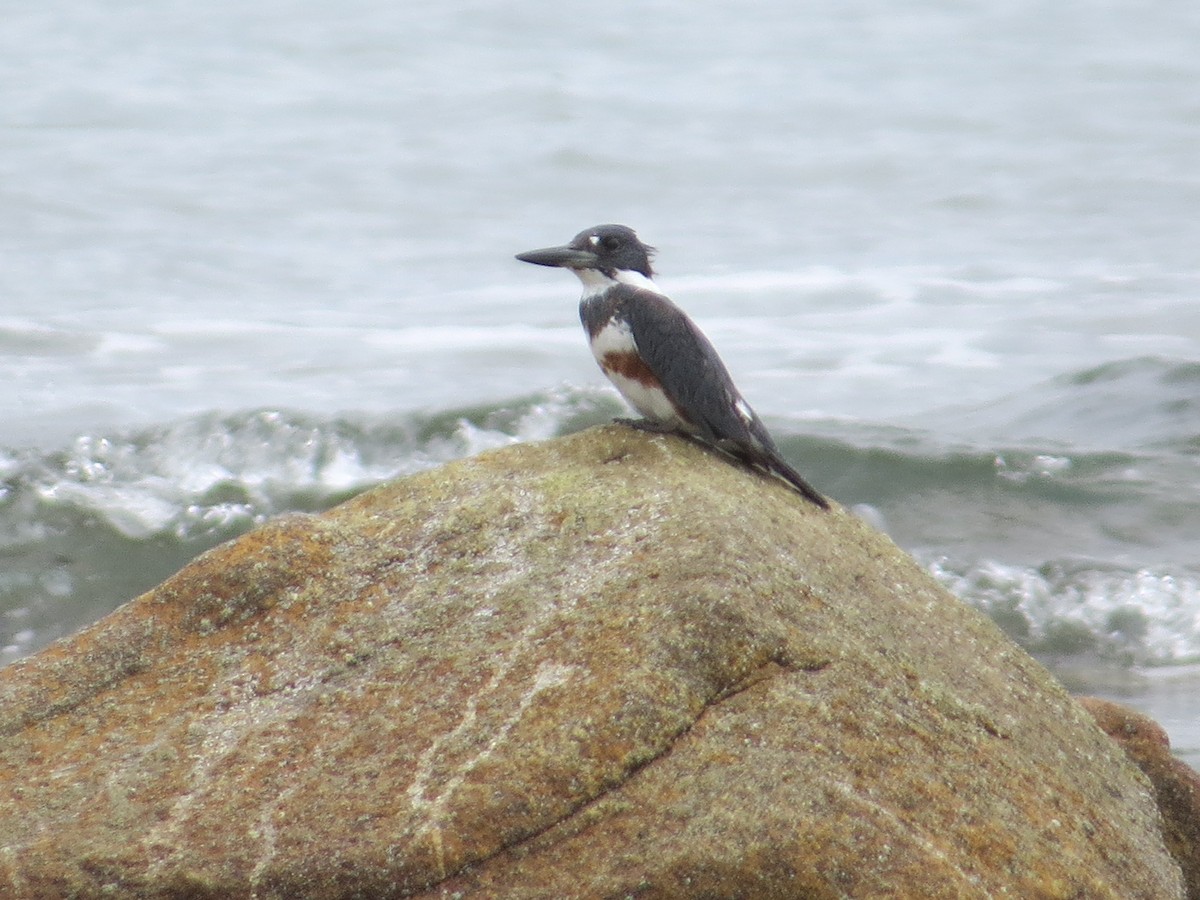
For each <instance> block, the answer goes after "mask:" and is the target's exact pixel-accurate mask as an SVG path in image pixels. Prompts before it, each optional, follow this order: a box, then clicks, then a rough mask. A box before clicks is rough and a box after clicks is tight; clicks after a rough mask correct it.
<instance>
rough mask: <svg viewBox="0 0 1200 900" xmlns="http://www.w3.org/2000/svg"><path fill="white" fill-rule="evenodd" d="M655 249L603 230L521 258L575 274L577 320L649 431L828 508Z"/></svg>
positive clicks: (611, 228) (623, 229)
mask: <svg viewBox="0 0 1200 900" xmlns="http://www.w3.org/2000/svg"><path fill="white" fill-rule="evenodd" d="M655 252H656V251H655V249H654V248H653V247H650V246H648V245H647V244H644V243H642V241H641V240H640V239H639V238H638V236H637V232H635V231H634V230H633V229H632V228H629V227H627V226H625V225H597V226H595V227H594V228H588V229H586V230H584V231H581V232H579V234H577V235H576V236H575V237H574V238H573V239H572V240H571V242H570V243H569V244H564V245H562V246H558V247H544V248H542V249H539V250H529V251H526V252H525V253H518V254H517V256H516V258H517V259H519V260H520V261H521V262H527V263H533V264H534V265H538V266H552V267H556V268H561V269H569V270H571V271H572V272H574V273H575V274H576V275H577V276H578V277H579V280H580V281H581V282H582V283H583V296H582V297H581V299H580V301H579V318H580V320H581V321H582V322H583V327H584V330H586V331H587V335H588V340H589V342H590V344H591V350H592V355H593V356H595V358H596V362H598V363H599V364H600V368H601V370H602V371H603V372H604V374H605V375H606V376H608V379H609V381H611V382H612V383H613V385H614V386H615V387H616V388H617V390H618V391H620V393H621V395H622V396H623V397H624V398H625V400H626V401H628V403H629V405H630V406H632V407H633V408H634V409H635V410H637V412H638V413H640V414H641V415H642V416H643V417H644V418H643V419H640V420H628V419H618V420H617V421H618V422H622V423H624V424H628V425H632V426H634V427H636V428H640V429H643V430H646V431H654V432H664V433H678V434H683V435H686V436H688V437H692V438H699V439H700V440H702V441H704V442H705V443H707V444H710V445H712V446H714V447H716V448H718V449H719V450H722V451H724V452H725V453H728V454H730V455H731V456H733V457H735V458H737V459H739V460H741V461H742V462H743V463H746V464H748V465H750V466H752V467H755V468H757V469H760V470H762V471H765V472H768V473H770V474H772V475H775V476H778V477H779V478H781V479H783V480H784V481H785V482H787V483H788V484H789V485H791V487H792V488H793V489H795V490H796V491H797V492H798V493H799V494H801V495H802V496H803V497H804V498H805V499H807V500H809V501H811V502H812V503H814V504H816V505H817V506H818V507H820V508H821V509H829V501H828V500H826V499H825V497H824V496H822V495H821V494H820V493H819V492H818V491H817V490H816V489H815V488H813V487H812V486H811V485H810V484H809V483H808V482H807V481H805V480H804V478H803V477H802V476H801V475H800V473H799V472H797V471H796V470H795V469H794V468H792V467H791V466H790V465H788V463H787V462H786V461H785V460H784V459H783V457H782V456H781V455H780V453H779V448H778V447H776V446H775V441H774V440H772V438H771V435H770V434H769V433H768V432H767V428H766V426H765V425H763V423H762V420H761V419H760V418H759V417H758V415H757V413H755V412H754V410H753V409H752V408H751V406H750V404H749V403H747V402H746V400H745V399H744V398H743V397H742V395H741V392H740V391H738V389H737V387H736V386H735V385H734V383H733V379H732V378H731V377H730V375H729V370H728V369H727V368H726V367H725V363H724V362H722V361H721V357H720V356H719V355H718V354H717V351H716V349H715V348H714V347H713V345H712V342H710V341H709V339H708V338H707V337H705V335H704V333H703V332H702V331H701V330H700V328H699V327H698V326H697V325H696V323H695V322H693V321H692V320H691V318H690V317H689V316H688V315H687V313H685V312H684V311H683V310H682V309H680V308H679V307H678V306H677V305H676V304H675V303H674V302H673V301H672V300H671V299H670V298H669V297H667V295H666V294H664V293H663V292H662V290H661V289H660V288H659V287H658V285H657V284H655V282H654V270H653V269H652V268H651V265H650V260H651V258H652V257H653V255H654V254H655Z"/></svg>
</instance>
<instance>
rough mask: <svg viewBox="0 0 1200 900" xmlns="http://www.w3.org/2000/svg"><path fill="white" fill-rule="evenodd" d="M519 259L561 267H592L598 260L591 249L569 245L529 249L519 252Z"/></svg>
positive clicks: (538, 264) (540, 264)
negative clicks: (580, 248)
mask: <svg viewBox="0 0 1200 900" xmlns="http://www.w3.org/2000/svg"><path fill="white" fill-rule="evenodd" d="M517 259H519V260H520V261H521V262H527V263H533V264H534V265H535V266H557V267H558V268H560V269H592V268H595V266H596V262H597V260H596V254H595V253H592V252H591V251H590V250H576V249H575V248H574V247H567V246H563V247H544V248H542V249H541V250H529V251H527V252H525V253H518V254H517Z"/></svg>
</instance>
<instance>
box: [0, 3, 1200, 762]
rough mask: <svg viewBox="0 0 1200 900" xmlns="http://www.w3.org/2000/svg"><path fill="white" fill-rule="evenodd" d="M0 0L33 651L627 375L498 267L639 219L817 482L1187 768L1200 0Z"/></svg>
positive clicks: (5, 587) (8, 461)
mask: <svg viewBox="0 0 1200 900" xmlns="http://www.w3.org/2000/svg"><path fill="white" fill-rule="evenodd" d="M8 7H9V8H6V9H5V10H4V12H3V22H4V27H3V28H2V29H0V384H3V385H4V386H5V390H4V391H2V392H0V555H2V558H3V560H4V564H3V566H2V567H0V660H8V659H13V658H16V657H18V656H20V655H22V654H24V653H28V652H30V651H31V650H34V649H36V648H37V647H40V646H42V645H44V644H45V643H46V642H47V641H49V640H52V639H53V638H55V637H57V636H61V635H63V634H66V633H69V632H70V631H72V630H74V629H75V628H77V627H79V626H81V625H82V624H85V623H86V622H88V621H91V620H93V619H95V618H97V617H99V616H101V615H103V614H104V613H105V612H107V611H108V610H110V609H112V608H114V607H115V606H116V605H118V604H119V603H121V602H123V601H124V600H126V599H128V598H129V597H131V596H133V595H135V594H136V593H138V592H139V591H141V590H144V589H145V588H147V587H150V586H152V585H153V584H154V583H156V582H157V581H158V580H160V579H161V578H162V577H165V576H166V575H168V574H170V572H171V571H173V570H174V569H175V568H178V566H180V565H182V564H183V563H185V562H186V561H187V560H188V559H189V558H190V557H191V556H193V555H194V554H195V553H197V552H200V551H201V550H203V549H205V548H206V547H208V546H211V545H212V544H214V543H216V542H219V541H221V540H224V539H226V538H228V537H231V536H233V535H236V534H238V533H241V532H243V531H245V530H246V529H247V528H250V527H252V526H253V525H254V524H256V523H258V522H261V521H263V520H264V519H265V518H266V517H269V516H271V515H274V514H277V513H279V512H281V511H284V510H288V509H320V508H324V507H326V506H328V505H330V504H331V503H334V502H337V501H338V500H340V499H343V498H344V497H347V496H350V495H351V494H353V493H354V492H356V491H358V490H361V489H362V488H364V487H366V486H369V485H371V484H374V483H378V482H379V481H381V480H384V479H387V478H389V477H392V476H394V475H396V474H401V473H404V472H410V471H415V470H417V469H420V468H423V467H426V466H429V465H434V464H436V463H438V462H440V461H444V460H447V459H451V458H454V457H456V456H461V455H463V454H467V453H472V452H476V451H478V450H479V449H483V448H485V447H489V446H498V445H501V444H504V443H508V442H511V441H514V440H528V439H537V438H542V437H549V436H552V435H555V434H561V433H565V432H568V431H571V430H574V429H577V428H579V427H584V426H586V425H588V424H592V423H595V422H600V421H604V420H605V419H606V418H608V417H610V416H612V415H614V414H619V413H620V411H621V406H620V403H619V401H618V400H617V398H616V397H615V395H614V394H613V393H612V392H611V390H609V389H608V388H607V387H606V386H605V385H604V383H603V381H602V378H601V376H600V375H599V373H598V372H597V371H596V369H595V366H594V364H593V363H592V361H591V358H590V354H589V353H588V352H587V350H586V347H585V345H584V341H583V338H582V335H581V333H580V330H579V326H578V321H577V318H576V312H575V300H576V295H577V286H576V285H575V283H574V281H573V279H570V278H569V277H568V276H565V275H563V274H562V273H558V272H551V271H543V270H537V269H533V268H531V267H528V266H521V265H520V264H518V263H516V262H514V261H513V260H512V254H513V253H516V252H518V251H521V250H525V249H528V248H530V247H534V246H544V245H546V244H550V243H559V242H562V241H564V240H566V239H567V238H569V237H570V236H571V235H572V234H574V233H575V232H576V231H578V230H579V229H581V228H584V227H586V226H589V225H592V224H596V223H598V222H606V221H616V222H624V223H626V224H630V225H633V226H634V227H636V228H638V230H639V232H640V233H641V234H642V236H643V237H644V238H645V239H646V240H648V241H649V242H650V243H653V244H656V245H657V246H658V247H660V250H661V252H660V255H659V258H658V268H659V269H660V271H661V276H660V279H659V280H660V284H661V285H662V286H663V287H664V288H665V289H666V290H667V292H668V293H670V294H671V295H672V296H673V297H675V299H676V300H678V301H679V302H680V303H681V304H682V305H684V306H685V307H686V308H687V309H688V310H689V311H690V312H691V313H692V315H693V316H694V317H695V318H696V319H697V320H698V321H699V322H700V323H701V324H702V326H703V327H704V329H705V330H706V331H707V332H708V334H709V336H710V337H711V338H712V339H713V341H714V343H716V345H717V346H718V347H719V348H720V350H721V352H722V354H723V356H724V357H725V359H726V362H727V363H728V364H729V366H730V368H731V370H732V371H733V373H734V375H735V377H736V379H737V381H738V383H739V385H740V386H741V388H742V390H743V392H744V393H745V394H746V395H747V397H748V398H749V399H750V400H751V402H752V403H753V404H754V405H755V407H756V408H757V409H758V411H759V412H760V413H761V414H762V415H763V416H764V418H766V419H767V421H768V423H769V425H770V427H771V428H772V431H773V432H774V433H775V434H776V436H777V437H778V438H779V441H780V444H781V446H782V448H783V449H784V452H785V453H786V454H787V455H788V456H789V458H790V459H791V460H792V461H793V462H794V463H795V464H796V465H797V466H798V467H799V468H800V469H801V470H802V471H803V472H804V473H805V474H806V476H808V477H809V478H810V480H811V481H813V482H814V483H815V484H816V485H817V486H818V487H820V488H822V489H823V490H825V491H826V492H828V493H829V494H831V495H832V496H834V497H835V498H837V499H838V500H840V501H841V502H843V503H846V504H847V505H850V506H852V507H853V508H855V509H856V510H857V511H858V512H859V513H860V514H862V515H864V516H865V517H867V518H868V519H870V520H871V521H873V522H875V523H877V524H878V525H880V527H883V528H885V529H886V530H887V531H888V532H889V533H890V534H892V535H893V537H894V538H895V539H896V540H897V541H898V542H899V543H900V544H901V545H902V546H904V547H906V548H907V549H909V550H910V551H911V552H913V553H914V554H915V555H916V556H917V557H918V558H919V559H921V560H922V561H923V562H924V563H925V564H926V565H928V566H929V567H930V568H931V570H932V571H933V572H934V573H935V574H936V575H937V576H938V577H939V578H940V579H941V580H942V581H943V583H945V584H947V586H949V587H950V588H951V589H952V590H954V591H955V592H956V593H958V595H959V596H961V597H962V598H963V599H964V600H965V601H966V602H968V603H971V604H973V605H975V606H977V607H979V608H981V609H984V610H985V611H987V612H988V613H989V614H990V615H992V616H993V618H995V619H996V621H997V622H999V623H1000V624H1001V626H1002V627H1004V628H1005V629H1006V630H1007V631H1008V632H1009V633H1010V634H1011V635H1012V636H1013V637H1014V638H1015V639H1017V640H1018V641H1020V642H1021V643H1023V644H1024V645H1025V646H1027V647H1028V648H1029V649H1030V650H1031V651H1033V652H1034V653H1035V654H1037V655H1038V656H1039V657H1040V658H1042V659H1043V660H1045V661H1046V662H1047V663H1048V664H1050V665H1051V666H1052V667H1053V668H1055V670H1056V671H1058V672H1060V674H1062V675H1063V677H1065V678H1067V679H1068V680H1069V681H1070V682H1071V686H1072V687H1073V688H1075V689H1078V690H1084V691H1087V690H1093V691H1096V692H1099V693H1103V694H1105V695H1108V696H1115V697H1117V698H1118V699H1122V700H1124V701H1125V702H1128V703H1131V704H1132V705H1134V706H1139V707H1141V708H1143V709H1147V710H1148V711H1151V712H1152V713H1153V714H1154V715H1155V716H1156V717H1157V718H1158V719H1159V720H1160V721H1161V722H1162V723H1163V724H1164V725H1165V726H1166V727H1167V728H1168V730H1169V731H1170V732H1171V735H1172V739H1173V742H1174V744H1175V746H1176V749H1177V751H1178V752H1179V753H1180V755H1181V756H1183V758H1185V759H1188V760H1189V761H1191V762H1192V763H1193V764H1197V763H1198V762H1200V716H1197V714H1196V713H1197V703H1196V702H1195V700H1194V699H1193V698H1194V697H1195V696H1196V691H1197V689H1200V665H1198V664H1200V552H1198V551H1197V540H1196V535H1197V534H1198V533H1200V304H1197V303H1196V302H1195V298H1196V295H1197V289H1198V287H1200V263H1198V261H1197V248H1198V247H1200V216H1198V215H1197V210H1198V209H1200V175H1197V159H1198V158H1200V157H1198V155H1197V153H1198V150H1200V90H1198V89H1197V88H1198V86H1200V54H1198V53H1196V49H1195V48H1196V47H1198V46H1200V8H1197V7H1195V6H1194V5H1187V4H1184V3H1181V2H1174V3H1170V2H1168V3H1158V4H1152V5H1151V6H1148V7H1147V6H1145V5H1135V4H1075V3H1065V4H1062V3H1060V4H1037V3H1019V2H1018V3H1009V4H1002V5H1001V6H1000V7H999V8H998V7H997V6H996V5H995V4H982V3H966V4H956V5H953V6H947V5H944V4H935V3H929V2H924V3H921V2H918V3H913V4H907V5H905V6H904V7H903V8H901V7H897V6H896V5H895V4H885V3H881V2H875V3H867V2H861V3H850V4H832V3H830V4H821V3H801V4H797V3H786V4H785V3H776V4H771V3H758V4H753V5H750V4H728V3H726V4H720V5H716V4H713V5H709V4H695V3H686V4H685V3H644V4H632V3H619V2H618V3H616V4H606V5H605V6H604V7H602V8H584V7H578V6H570V5H565V4H552V3H547V2H533V3H527V4H522V5H514V4H501V3H483V2H480V3H469V4H451V5H443V6H440V7H438V6H430V5H424V6H412V5H401V4H392V3H382V2H377V0H353V2H349V3H340V4H335V5H330V4H317V3H308V2H301V0H295V2H290V3H284V2H264V3H257V4H253V5H246V4H241V3H229V2H226V0H215V2H213V3H210V4H205V5H200V6H197V5H196V4H185V3H177V2H174V3H173V2H161V0H159V2H154V3H149V2H123V3H122V2H118V3H115V4H114V3H106V4H99V3H89V2H84V0H47V2H44V3H39V4H25V5H17V4H9V5H8ZM1079 673H1084V674H1083V675H1080V674H1079Z"/></svg>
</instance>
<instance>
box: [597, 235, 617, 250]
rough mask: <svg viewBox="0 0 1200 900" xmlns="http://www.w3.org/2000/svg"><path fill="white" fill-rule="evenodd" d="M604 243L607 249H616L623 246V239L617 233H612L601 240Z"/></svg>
mask: <svg viewBox="0 0 1200 900" xmlns="http://www.w3.org/2000/svg"><path fill="white" fill-rule="evenodd" d="M600 242H601V243H602V244H603V245H604V249H605V250H616V249H617V248H618V247H620V246H621V239H620V238H619V237H617V236H616V235H615V234H610V235H608V236H606V237H604V238H602V239H601V241H600Z"/></svg>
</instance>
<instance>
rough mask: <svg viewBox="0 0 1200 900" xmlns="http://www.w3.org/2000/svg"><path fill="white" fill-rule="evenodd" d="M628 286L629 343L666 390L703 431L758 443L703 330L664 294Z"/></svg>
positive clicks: (754, 422) (750, 416)
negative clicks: (635, 347) (631, 338)
mask: <svg viewBox="0 0 1200 900" xmlns="http://www.w3.org/2000/svg"><path fill="white" fill-rule="evenodd" d="M628 290H630V291H632V292H636V295H637V296H632V295H631V296H630V297H629V298H628V300H627V301H626V302H625V303H624V304H622V305H623V307H624V313H625V316H626V318H627V319H628V321H629V325H630V329H631V331H632V334H633V340H634V343H636V345H637V348H638V353H639V355H640V356H641V357H642V359H643V360H644V361H645V363H646V365H647V366H649V367H650V371H651V372H653V373H654V374H655V376H657V378H658V380H659V381H660V382H661V383H662V386H663V390H664V391H665V392H666V394H667V396H668V397H669V398H670V399H671V400H672V401H673V402H674V404H675V405H676V406H677V407H678V408H680V409H681V410H683V412H684V413H685V414H686V415H687V417H688V419H689V420H691V422H692V424H693V425H694V426H695V427H696V429H697V430H698V431H699V432H700V434H701V436H702V437H705V438H707V439H708V440H710V441H714V442H717V441H733V442H734V443H737V444H747V445H752V444H757V443H758V442H759V436H758V434H757V433H756V432H757V431H758V430H759V428H756V427H755V426H756V425H757V417H756V416H755V415H754V413H753V411H751V410H750V407H749V405H747V404H746V401H745V400H743V399H742V397H741V395H740V394H739V393H738V390H737V388H736V387H734V384H733V380H732V379H731V378H730V377H729V371H728V370H727V369H726V368H725V364H724V363H723V362H722V361H721V357H719V356H718V355H717V351H716V350H715V349H714V348H713V345H712V344H711V343H710V342H709V340H708V338H706V337H705V336H704V334H703V332H701V331H700V329H699V328H697V327H696V325H695V323H694V322H692V320H691V319H689V318H688V317H687V315H686V314H685V313H684V312H683V310H681V309H680V308H679V307H678V306H676V305H675V304H674V303H672V302H671V301H670V300H668V299H667V298H666V297H663V296H661V295H660V294H655V293H654V292H652V291H646V290H642V289H639V288H628ZM743 411H744V412H743ZM768 440H769V438H768Z"/></svg>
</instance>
